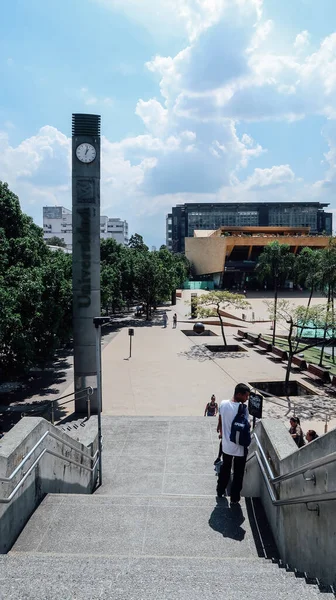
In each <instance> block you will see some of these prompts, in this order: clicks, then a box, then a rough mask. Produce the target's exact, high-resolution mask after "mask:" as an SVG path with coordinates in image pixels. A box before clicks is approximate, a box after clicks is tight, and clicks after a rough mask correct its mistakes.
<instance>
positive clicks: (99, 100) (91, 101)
mask: <svg viewBox="0 0 336 600" xmlns="http://www.w3.org/2000/svg"><path fill="white" fill-rule="evenodd" d="M79 97H80V98H81V100H82V101H83V102H84V104H86V106H94V105H96V104H105V105H108V106H111V104H113V99H112V98H110V97H109V96H102V97H98V96H96V95H94V94H92V93H91V92H90V90H89V89H88V88H87V87H82V88H81V89H80V90H79Z"/></svg>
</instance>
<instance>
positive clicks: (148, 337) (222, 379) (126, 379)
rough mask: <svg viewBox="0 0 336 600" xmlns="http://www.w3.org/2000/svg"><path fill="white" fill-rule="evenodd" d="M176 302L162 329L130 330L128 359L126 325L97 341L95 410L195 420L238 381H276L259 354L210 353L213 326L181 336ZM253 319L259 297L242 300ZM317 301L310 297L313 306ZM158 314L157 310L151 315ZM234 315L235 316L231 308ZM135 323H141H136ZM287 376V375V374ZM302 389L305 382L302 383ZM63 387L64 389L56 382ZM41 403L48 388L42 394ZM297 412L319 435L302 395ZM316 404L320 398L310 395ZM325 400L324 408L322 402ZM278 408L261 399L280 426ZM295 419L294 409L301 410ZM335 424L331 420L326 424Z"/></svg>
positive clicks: (182, 308) (185, 321)
mask: <svg viewBox="0 0 336 600" xmlns="http://www.w3.org/2000/svg"><path fill="white" fill-rule="evenodd" d="M183 295H184V298H183V299H178V300H177V305H176V307H169V308H168V309H167V312H168V315H169V324H168V327H167V328H166V329H164V328H163V327H162V323H161V322H160V321H157V320H156V322H153V323H152V324H148V326H146V325H144V324H143V323H142V322H139V326H138V327H135V336H134V338H133V348H132V357H131V358H129V337H128V328H127V327H125V328H122V329H121V331H120V332H119V333H113V334H109V335H107V336H104V340H103V353H102V358H103V413H104V414H106V415H115V416H201V415H203V414H204V408H205V405H206V403H207V402H208V400H209V399H210V396H211V394H213V393H214V394H215V395H216V398H217V400H218V401H219V402H220V401H221V400H222V399H224V398H230V397H231V396H232V392H233V389H234V387H235V385H236V383H239V382H240V381H243V382H248V383H255V382H258V381H273V380H274V381H281V380H282V381H283V380H284V364H278V363H275V362H272V361H271V360H269V359H268V358H267V357H266V356H265V355H264V354H263V353H260V352H258V351H256V350H255V349H253V348H249V347H247V345H244V344H242V346H243V347H244V349H245V352H243V353H241V354H239V355H237V354H230V355H225V357H224V356H223V355H222V357H218V355H215V356H214V355H213V354H212V353H211V352H209V351H208V350H207V349H206V347H205V344H208V345H213V344H218V343H219V344H221V342H222V340H221V336H220V328H219V326H218V325H214V326H210V327H209V328H210V329H211V330H212V331H213V332H214V333H216V334H217V335H218V337H215V336H214V337H206V338H204V337H201V338H198V337H187V336H185V335H184V334H183V333H182V331H181V330H182V329H189V330H191V329H192V326H193V324H192V322H190V320H189V316H188V312H189V306H188V302H189V301H190V292H184V293H183ZM249 301H250V302H251V303H252V307H253V308H254V312H255V315H256V316H257V313H258V311H259V313H260V316H261V317H263V318H265V317H266V307H265V305H264V303H263V300H262V299H260V298H249ZM294 301H295V302H296V303H302V302H304V299H302V298H294ZM319 301H321V299H316V302H319ZM174 312H177V314H178V321H179V322H178V328H177V329H176V330H175V329H172V315H173V313H174ZM157 314H158V316H159V318H160V315H161V314H162V310H161V311H160V310H159V311H158V313H157ZM236 314H237V316H241V311H237V313H236ZM228 321H229V322H231V323H233V324H235V327H227V328H226V336H227V340H228V343H230V342H232V343H237V342H236V341H235V340H233V336H234V334H236V331H237V329H238V328H239V327H241V326H242V325H244V323H243V322H241V321H234V320H233V319H228ZM140 324H141V326H140ZM245 326H246V327H247V329H248V330H250V331H256V332H260V331H261V330H262V328H263V327H264V331H268V332H269V331H270V330H269V324H264V325H263V326H262V325H261V324H260V323H259V324H258V323H255V324H254V325H253V324H251V323H245ZM292 378H294V375H293V376H292ZM295 379H298V380H300V379H301V380H302V379H303V380H304V376H299V375H295ZM304 383H305V384H307V382H306V381H304ZM63 385H64V384H63ZM49 391H50V398H55V390H53V389H50V390H49ZM72 392H73V383H72V373H71V372H70V371H69V380H68V386H67V387H66V389H62V393H63V394H64V395H65V394H67V393H72ZM43 398H44V399H49V395H48V390H45V391H44V396H43ZM306 398H307V400H305V401H304V407H303V408H304V409H307V415H306V423H304V428H305V429H308V428H314V429H316V430H317V431H318V433H323V428H324V422H323V415H322V414H320V415H318V417H317V419H316V418H315V417H314V419H313V417H312V415H311V414H310V411H311V412H312V414H314V413H316V410H315V407H314V406H313V404H312V401H311V399H310V398H309V397H308V396H307V397H306ZM318 401H319V403H320V404H321V402H320V399H319V397H318ZM327 403H329V404H330V403H332V399H328V400H327ZM66 408H67V410H68V413H71V412H72V411H73V404H69V405H67V406H66ZM286 412H287V411H286V407H279V406H277V405H276V404H274V403H271V402H269V401H266V402H265V404H264V416H268V417H276V418H281V419H283V420H284V422H285V423H287V422H288V417H287V416H286ZM301 414H302V412H301ZM330 426H331V427H335V426H336V421H335V422H332V423H331V424H330Z"/></svg>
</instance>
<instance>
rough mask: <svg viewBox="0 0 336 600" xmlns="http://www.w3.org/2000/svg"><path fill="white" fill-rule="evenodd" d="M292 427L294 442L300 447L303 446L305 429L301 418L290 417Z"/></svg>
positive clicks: (290, 431)
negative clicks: (303, 429)
mask: <svg viewBox="0 0 336 600" xmlns="http://www.w3.org/2000/svg"><path fill="white" fill-rule="evenodd" d="M289 423H290V428H289V433H290V435H291V436H292V438H293V440H294V442H295V443H296V445H297V447H298V448H302V446H304V445H305V441H304V437H303V431H302V429H301V425H300V419H299V418H298V417H291V418H290V419H289Z"/></svg>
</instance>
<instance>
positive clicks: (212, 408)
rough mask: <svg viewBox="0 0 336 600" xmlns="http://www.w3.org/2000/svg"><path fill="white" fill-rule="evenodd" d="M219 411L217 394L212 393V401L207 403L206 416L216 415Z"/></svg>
mask: <svg viewBox="0 0 336 600" xmlns="http://www.w3.org/2000/svg"><path fill="white" fill-rule="evenodd" d="M217 413H218V404H217V402H216V396H215V394H212V396H211V400H210V402H208V403H207V405H206V407H205V411H204V416H205V417H216V415H217Z"/></svg>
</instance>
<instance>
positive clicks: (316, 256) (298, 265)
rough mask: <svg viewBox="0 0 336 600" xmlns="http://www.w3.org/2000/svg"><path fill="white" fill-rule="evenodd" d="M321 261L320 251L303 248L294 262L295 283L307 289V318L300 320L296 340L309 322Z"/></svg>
mask: <svg viewBox="0 0 336 600" xmlns="http://www.w3.org/2000/svg"><path fill="white" fill-rule="evenodd" d="M321 260H322V252H321V250H313V249H312V248H303V249H302V250H301V252H300V254H299V255H298V256H297V257H296V260H295V272H296V277H297V281H298V283H300V284H301V285H303V286H305V287H307V288H308V289H309V298H308V303H307V316H306V317H305V318H303V320H302V326H301V334H299V335H298V339H299V338H300V337H301V335H302V331H303V329H304V327H305V325H306V323H308V322H309V318H308V317H309V309H310V305H311V301H312V298H313V294H314V292H315V291H316V288H317V287H318V282H319V272H320V265H321ZM297 343H298V342H297Z"/></svg>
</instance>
